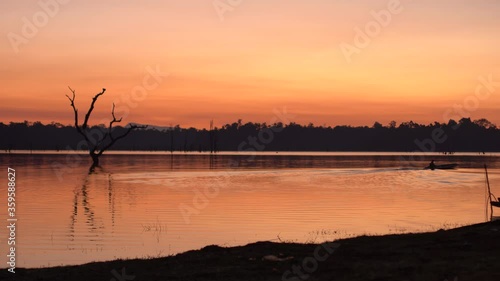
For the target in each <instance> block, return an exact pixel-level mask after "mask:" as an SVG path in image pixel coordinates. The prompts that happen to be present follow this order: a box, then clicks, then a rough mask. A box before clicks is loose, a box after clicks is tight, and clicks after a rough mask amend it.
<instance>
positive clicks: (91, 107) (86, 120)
mask: <svg viewBox="0 0 500 281" xmlns="http://www.w3.org/2000/svg"><path fill="white" fill-rule="evenodd" d="M104 92H106V89H105V88H102V91H101V92H100V93H98V94H97V95H95V96H94V97H93V98H92V103H91V104H90V108H89V111H88V112H87V114H85V120H84V121H83V124H82V129H83V130H85V129H87V124H88V122H89V118H90V114H91V113H92V110H94V105H95V102H96V101H97V99H98V98H99V97H100V96H102V95H104Z"/></svg>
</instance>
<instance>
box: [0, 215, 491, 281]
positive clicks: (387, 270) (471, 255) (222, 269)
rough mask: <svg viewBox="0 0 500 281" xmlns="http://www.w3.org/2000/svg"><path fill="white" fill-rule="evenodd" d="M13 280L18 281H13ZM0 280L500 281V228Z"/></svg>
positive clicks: (93, 266)
mask: <svg viewBox="0 0 500 281" xmlns="http://www.w3.org/2000/svg"><path fill="white" fill-rule="evenodd" d="M13 277H14V278H13ZM0 280H51V281H58V280H60V281H71V280H75V281H79V280H81V281H84V280H85V281H88V280H103V281H104V280H105V281H108V280H112V281H132V280H134V281H140V280H147V281H153V280H190V281H191V280H192V281H195V280H239V281H245V280H256V281H257V280H259V281H263V280H290V281H300V280H311V281H313V280H398V281H403V280H426V281H432V280H436V281H444V280H449V281H452V280H460V281H464V280H495V281H498V280H500V221H495V222H490V223H484V224H477V225H472V226H467V227H461V228H457V229H452V230H446V231H444V230H440V231H437V232H432V233H422V234H402V235H386V236H361V237H356V238H350V239H343V240H338V241H336V242H334V243H325V244H321V245H314V244H289V243H271V242H259V243H255V244H250V245H247V246H242V247H232V248H221V247H217V246H209V247H205V248H203V249H201V250H197V251H189V252H186V253H182V254H178V255H176V256H171V257H166V258H157V259H148V260H118V261H110V262H97V263H90V264H85V265H81V266H67V267H53V268H42V269H17V270H16V274H11V273H8V272H7V270H6V269H5V270H2V272H1V273H0Z"/></svg>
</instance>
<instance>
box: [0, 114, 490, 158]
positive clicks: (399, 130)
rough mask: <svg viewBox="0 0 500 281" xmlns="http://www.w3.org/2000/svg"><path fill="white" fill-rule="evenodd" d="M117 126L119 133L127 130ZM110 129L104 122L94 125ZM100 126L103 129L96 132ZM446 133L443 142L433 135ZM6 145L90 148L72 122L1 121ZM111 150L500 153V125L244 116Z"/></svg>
mask: <svg viewBox="0 0 500 281" xmlns="http://www.w3.org/2000/svg"><path fill="white" fill-rule="evenodd" d="M128 127H130V124H129V125H127V126H125V127H120V126H117V127H116V128H114V129H113V130H116V133H117V134H120V133H121V132H125V131H127V128H128ZM92 130H94V132H98V131H101V132H104V131H105V130H107V128H106V127H105V126H104V125H101V126H93V127H92ZM96 130H97V131H96ZM436 131H437V132H440V138H439V141H435V140H433V136H435V134H436ZM0 136H1V137H0V149H1V150H4V151H7V152H8V151H11V150H84V149H85V148H83V147H77V144H78V143H82V140H83V137H82V136H81V135H79V134H78V133H77V132H76V131H75V128H74V127H73V126H71V125H63V124H60V123H54V122H52V123H50V124H42V123H41V122H28V121H24V122H10V123H9V124H4V123H1V122H0ZM110 150H141V151H172V152H173V151H401V152H410V151H424V152H428V151H432V152H434V151H435V152H443V153H453V152H479V153H482V152H497V151H500V129H499V128H497V127H496V125H495V124H493V123H491V122H489V121H488V120H486V119H478V120H474V121H472V120H471V119H470V118H462V119H460V120H459V121H455V120H450V121H448V123H438V122H434V123H432V124H427V125H423V124H418V123H415V122H413V121H409V122H403V123H401V124H399V125H397V124H396V122H394V121H392V122H390V123H389V124H388V125H386V126H384V125H382V124H380V123H378V122H375V123H374V125H373V126H371V127H369V126H357V127H353V126H335V127H326V126H315V125H314V124H312V123H310V124H308V125H300V124H296V123H293V122H292V123H289V124H282V123H274V124H266V123H252V122H247V123H243V122H242V120H238V121H237V122H234V123H232V124H226V125H224V126H222V127H220V128H217V127H215V128H213V129H212V130H207V129H196V128H181V127H180V126H179V125H177V126H175V127H172V128H170V129H163V130H160V129H156V128H155V127H154V126H152V127H148V128H147V129H139V130H135V131H132V132H131V133H130V134H129V136H128V137H127V138H125V139H122V140H120V141H119V142H117V143H116V144H115V145H114V146H113V147H112V148H111V149H110Z"/></svg>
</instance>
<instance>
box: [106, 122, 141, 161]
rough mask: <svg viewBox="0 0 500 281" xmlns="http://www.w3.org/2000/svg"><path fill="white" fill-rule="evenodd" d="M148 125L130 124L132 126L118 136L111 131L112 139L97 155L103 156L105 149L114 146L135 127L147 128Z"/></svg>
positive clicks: (110, 136)
mask: <svg viewBox="0 0 500 281" xmlns="http://www.w3.org/2000/svg"><path fill="white" fill-rule="evenodd" d="M120 120H121V118H120ZM111 123H113V122H111ZM147 127H148V126H147V125H145V126H137V125H130V127H129V128H128V129H127V131H126V132H125V133H124V134H122V135H120V136H118V137H116V138H114V137H113V135H112V134H111V133H109V138H110V139H111V141H110V142H109V143H108V144H107V145H106V146H104V147H103V148H102V149H101V150H99V153H97V155H98V156H101V155H102V154H103V153H104V151H106V150H107V149H108V148H110V147H111V146H113V145H114V144H115V143H116V142H117V141H118V140H120V139H123V138H124V137H126V136H127V135H128V134H130V132H132V131H133V130H135V129H145V128H147Z"/></svg>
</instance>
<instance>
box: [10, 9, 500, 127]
mask: <svg viewBox="0 0 500 281" xmlns="http://www.w3.org/2000/svg"><path fill="white" fill-rule="evenodd" d="M393 1H397V0H373V1H371V0H370V1H369V0H366V1H362V0H353V1H344V0H337V1H327V0H311V1H298V0H289V1H264V0H252V1H246V0H242V1H240V4H237V5H235V6H234V7H230V10H227V11H225V12H224V13H223V14H221V12H220V11H219V13H218V12H217V10H216V9H215V7H214V3H216V4H217V5H216V6H218V7H223V5H229V4H224V3H238V1H227V0H220V1H218V0H216V1H213V0H204V1H201V0H191V1H171V0H165V1H159V0H146V1H140V3H139V2H138V1H131V0H103V1H74V0H73V1H71V0H41V1H2V2H1V3H0V33H2V34H4V36H3V37H2V38H3V39H2V43H1V44H0V58H1V62H2V63H1V64H0V74H1V75H0V82H1V84H2V87H1V88H0V101H1V103H0V121H1V122H9V121H23V120H30V121H37V120H39V121H43V122H51V121H56V122H61V123H64V124H69V123H70V122H71V121H72V112H71V109H70V107H69V104H68V101H67V100H66V97H65V96H64V95H66V94H68V93H69V91H68V89H67V86H68V85H69V86H71V87H72V88H74V89H76V91H77V106H78V108H79V109H80V111H81V112H83V111H85V110H86V109H87V106H88V104H89V102H90V98H91V97H92V96H93V95H94V94H96V93H97V92H98V91H99V90H100V89H101V88H103V87H105V88H107V90H108V91H107V92H106V94H105V96H103V97H102V99H100V100H99V103H98V106H97V108H96V111H95V116H93V117H94V118H93V119H92V120H93V122H94V123H100V122H101V121H103V120H105V118H107V117H109V110H110V108H111V103H112V102H113V101H115V102H116V104H117V110H118V109H119V113H121V114H125V115H126V118H125V119H124V121H125V122H138V123H146V124H155V125H170V124H180V125H181V126H183V127H188V126H195V127H207V126H208V123H209V120H210V119H214V120H215V124H216V125H217V126H220V125H222V124H225V123H228V122H234V121H236V120H237V119H240V118H241V119H243V121H244V122H245V121H256V122H270V121H271V120H274V114H273V110H274V109H281V108H283V107H286V108H287V110H288V112H289V113H291V114H293V115H294V117H293V119H292V121H295V122H299V123H303V124H307V123H309V122H313V123H315V124H326V125H338V124H351V125H371V124H373V122H375V121H379V122H381V123H384V124H387V123H388V122H389V121H391V120H396V121H397V122H398V123H399V122H402V121H408V120H414V121H416V122H422V123H428V122H432V121H439V122H444V121H445V120H444V117H443V115H444V114H445V113H446V112H447V110H449V109H453V105H454V104H464V101H466V100H467V99H468V101H471V100H473V99H474V93H475V90H476V87H477V86H478V85H480V84H479V82H478V77H479V76H484V77H487V76H488V75H492V77H493V81H500V53H499V52H498V49H499V45H500V44H499V43H500V39H499V38H500V37H499V36H498V34H500V17H498V14H499V12H500V2H498V1H495V0H477V1H465V0H442V1H430V0H421V1H411V0H401V1H400V5H399V6H398V7H399V8H398V11H399V12H398V13H393V12H391V10H389V11H388V12H387V13H389V14H390V15H391V20H390V21H389V22H388V24H386V26H381V25H380V24H378V23H377V24H378V27H379V28H380V32H378V33H377V34H375V35H374V36H369V38H370V39H369V40H370V43H369V44H368V45H367V46H363V47H362V48H359V53H356V54H353V55H352V56H351V57H350V59H351V60H350V62H349V61H348V60H347V59H346V57H345V56H344V54H343V52H342V49H341V47H340V45H341V44H343V43H344V44H349V45H351V46H356V45H355V40H354V39H355V36H356V34H357V33H356V31H355V28H356V27H359V28H360V29H362V30H364V29H365V26H366V25H367V24H369V23H370V22H372V21H373V20H374V17H373V15H372V11H375V12H379V11H381V10H387V9H388V8H387V7H388V5H389V6H390V5H392V4H391V3H392V2H393ZM66 2H67V3H66ZM436 2H437V3H436ZM40 3H49V4H52V5H46V6H47V7H48V8H46V10H44V8H43V7H42V6H43V5H42V6H41V4H40ZM54 3H55V5H54ZM394 5H395V4H394ZM226 7H229V6H226ZM47 11H48V12H47ZM44 20H46V21H45V22H44ZM26 22H30V23H32V24H33V25H34V27H35V28H36V29H37V31H35V32H31V33H29V32H27V30H28V31H30V30H29V28H27V27H26V26H27V25H29V24H27V23H26ZM31 31H32V30H31ZM357 46H359V45H357ZM148 68H149V69H156V68H158V69H160V72H162V73H169V75H168V77H160V78H158V77H157V80H154V79H153V78H151V77H149V76H148V75H149V74H148V70H147V69H148ZM144 79H146V81H147V83H148V84H147V85H149V86H148V88H149V89H147V90H145V91H146V93H147V94H146V95H145V96H144V98H139V99H137V98H136V99H134V98H133V97H131V96H133V95H135V94H136V93H137V92H136V91H137V90H138V89H141V87H143V86H144V84H143V83H144V82H143V80H144ZM497 87H498V88H499V89H500V85H498V83H497ZM483 90H484V89H483ZM498 93H500V90H498V91H496V92H494V93H492V94H491V95H490V96H489V97H488V98H485V99H482V100H476V101H478V102H479V103H478V104H476V105H477V109H476V108H474V110H468V111H466V112H465V113H466V114H459V115H460V116H461V115H464V116H465V117H469V116H471V117H472V118H474V119H477V118H481V117H486V118H488V119H490V121H492V122H494V123H497V124H499V123H500V113H499V111H498V108H499V106H500V97H499V96H498ZM459 115H457V114H455V115H454V116H459Z"/></svg>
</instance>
